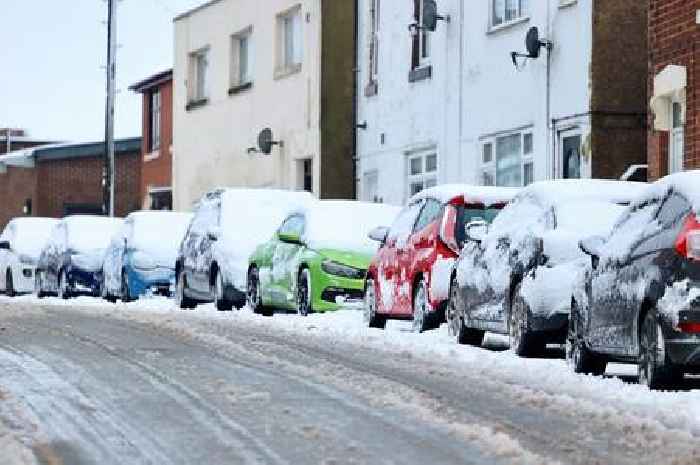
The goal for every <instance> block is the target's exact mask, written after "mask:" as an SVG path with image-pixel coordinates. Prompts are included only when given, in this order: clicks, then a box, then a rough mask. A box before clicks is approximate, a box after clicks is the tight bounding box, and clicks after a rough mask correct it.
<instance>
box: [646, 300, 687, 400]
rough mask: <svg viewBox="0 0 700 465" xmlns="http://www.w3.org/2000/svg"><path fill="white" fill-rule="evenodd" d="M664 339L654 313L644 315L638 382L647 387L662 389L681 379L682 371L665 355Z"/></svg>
mask: <svg viewBox="0 0 700 465" xmlns="http://www.w3.org/2000/svg"><path fill="white" fill-rule="evenodd" d="M665 347H666V345H665V341H664V336H663V332H662V331H661V325H660V324H659V322H658V321H657V319H656V313H655V312H653V311H650V312H648V313H647V314H646V316H645V317H644V321H643V322H642V328H641V331H640V334H639V363H638V365H637V367H638V368H637V371H638V372H639V384H643V385H646V386H647V387H648V388H649V389H662V388H668V387H671V386H673V385H674V384H676V383H678V382H680V381H682V379H683V372H682V371H681V370H680V369H679V368H678V367H676V366H674V365H673V364H672V363H671V362H670V360H669V359H668V357H666V351H665Z"/></svg>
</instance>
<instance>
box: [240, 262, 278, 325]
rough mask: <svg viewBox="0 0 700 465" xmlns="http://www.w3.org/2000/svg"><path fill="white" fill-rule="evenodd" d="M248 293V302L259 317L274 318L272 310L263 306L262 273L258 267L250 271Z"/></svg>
mask: <svg viewBox="0 0 700 465" xmlns="http://www.w3.org/2000/svg"><path fill="white" fill-rule="evenodd" d="M247 287H248V292H247V294H246V298H247V300H248V306H249V307H250V309H251V310H252V311H253V313H256V314H258V315H263V316H272V313H273V312H272V309H270V308H269V307H265V306H264V305H263V304H262V294H261V293H260V272H259V271H258V269H257V268H256V267H252V268H251V269H250V271H248V284H247Z"/></svg>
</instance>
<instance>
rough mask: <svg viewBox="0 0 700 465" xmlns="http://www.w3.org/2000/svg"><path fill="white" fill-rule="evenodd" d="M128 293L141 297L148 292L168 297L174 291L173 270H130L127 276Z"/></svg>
mask: <svg viewBox="0 0 700 465" xmlns="http://www.w3.org/2000/svg"><path fill="white" fill-rule="evenodd" d="M128 278H129V293H130V294H131V295H132V296H142V295H146V294H148V293H149V292H152V293H154V294H161V295H166V296H170V295H173V292H174V291H175V270H174V269H173V268H155V269H153V270H139V269H136V268H134V269H131V270H129V274H128Z"/></svg>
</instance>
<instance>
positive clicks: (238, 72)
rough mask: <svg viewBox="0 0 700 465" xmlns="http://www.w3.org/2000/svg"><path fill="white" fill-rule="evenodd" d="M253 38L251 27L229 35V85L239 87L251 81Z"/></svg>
mask: <svg viewBox="0 0 700 465" xmlns="http://www.w3.org/2000/svg"><path fill="white" fill-rule="evenodd" d="M254 56H255V55H254V53H253V38H252V29H251V28H248V29H246V30H245V31H243V32H240V33H238V34H235V35H234V36H232V37H231V87H232V88H234V87H240V86H244V85H246V84H250V83H252V82H253V57H254Z"/></svg>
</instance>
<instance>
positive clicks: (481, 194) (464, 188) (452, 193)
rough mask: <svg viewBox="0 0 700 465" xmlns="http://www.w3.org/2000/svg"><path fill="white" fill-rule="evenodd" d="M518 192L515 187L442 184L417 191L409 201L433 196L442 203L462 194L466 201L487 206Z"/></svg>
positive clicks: (511, 196)
mask: <svg viewBox="0 0 700 465" xmlns="http://www.w3.org/2000/svg"><path fill="white" fill-rule="evenodd" d="M518 192H520V189H519V188H515V187H493V186H472V185H469V184H443V185H440V186H436V187H431V188H429V189H426V190H424V191H421V192H419V193H418V194H416V195H414V196H413V197H411V200H410V201H409V203H413V202H416V201H418V200H422V199H425V198H433V199H437V200H439V201H440V202H442V203H447V202H449V201H450V200H452V199H453V198H455V197H459V196H464V198H465V200H466V201H467V202H468V203H481V204H484V205H487V206H488V205H494V204H498V203H508V202H510V200H511V199H512V198H513V197H515V196H516V195H517V194H518Z"/></svg>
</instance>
